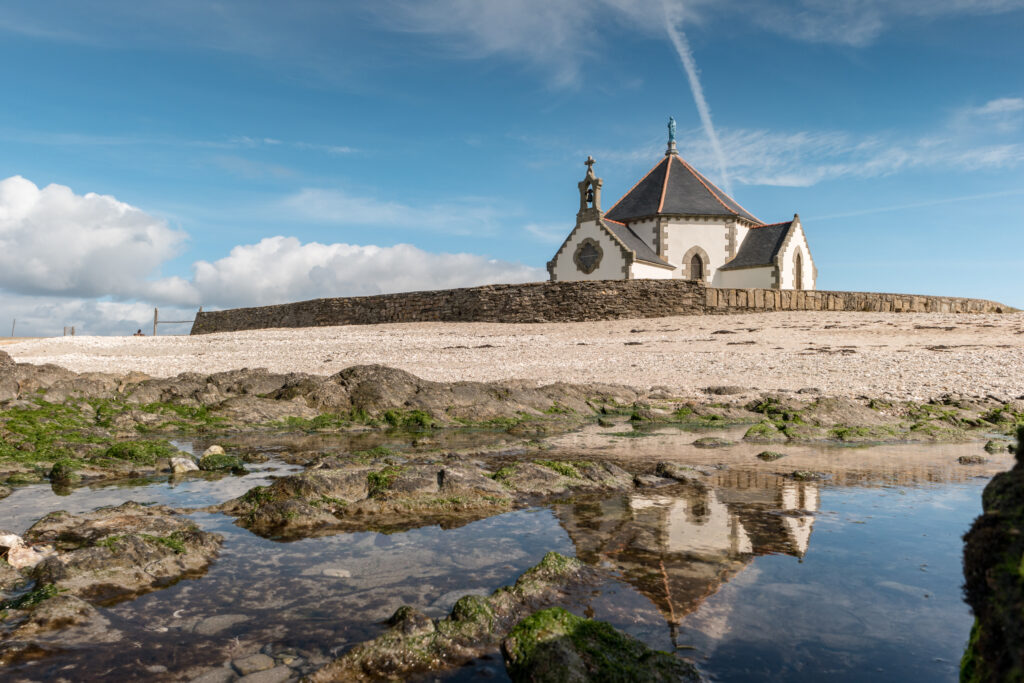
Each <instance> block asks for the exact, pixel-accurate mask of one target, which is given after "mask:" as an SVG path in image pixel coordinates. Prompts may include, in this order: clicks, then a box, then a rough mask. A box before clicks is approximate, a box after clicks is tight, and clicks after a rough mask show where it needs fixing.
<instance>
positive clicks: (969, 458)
mask: <svg viewBox="0 0 1024 683" xmlns="http://www.w3.org/2000/svg"><path fill="white" fill-rule="evenodd" d="M956 461H957V462H958V463H960V464H961V465H984V464H985V463H987V462H988V458H984V457H982V456H980V455H961V456H960V457H959V458H957V459H956Z"/></svg>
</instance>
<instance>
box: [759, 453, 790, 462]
mask: <svg viewBox="0 0 1024 683" xmlns="http://www.w3.org/2000/svg"><path fill="white" fill-rule="evenodd" d="M754 457H756V458H757V459H758V460H764V461H765V462H772V461H774V460H778V459H779V458H785V457H786V454H785V453H779V452H778V451H761V452H760V453H758V454H757V455H756V456H754Z"/></svg>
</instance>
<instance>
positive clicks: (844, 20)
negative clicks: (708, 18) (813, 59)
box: [719, 0, 1024, 47]
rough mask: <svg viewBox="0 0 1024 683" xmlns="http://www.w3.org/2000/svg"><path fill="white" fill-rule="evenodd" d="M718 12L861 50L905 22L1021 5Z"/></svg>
mask: <svg viewBox="0 0 1024 683" xmlns="http://www.w3.org/2000/svg"><path fill="white" fill-rule="evenodd" d="M719 7H720V8H721V9H726V8H727V11H729V12H732V13H735V14H737V15H739V16H742V17H745V18H747V19H749V20H751V21H753V22H754V23H756V24H759V25H761V26H763V27H764V28H767V29H769V30H772V31H775V32H777V33H779V34H780V35H783V36H787V37H791V38H796V39H798V40H803V41H807V42H814V43H835V44H840V45H850V46H854V47H863V46H865V45H869V44H870V43H872V42H874V41H875V40H876V39H877V38H878V37H879V36H881V35H882V34H883V33H885V32H886V31H887V30H889V29H890V28H891V27H893V26H897V25H901V26H906V25H907V23H908V22H909V21H911V20H915V19H917V20H933V19H939V18H943V17H954V16H971V15H975V16H976V15H985V14H1002V13H1006V12H1013V11H1016V10H1020V9H1024V0H940V1H936V0H843V1H842V2H835V0H796V1H795V2H789V3H765V2H760V1H758V0H736V1H735V2H731V3H727V4H726V5H724V6H723V5H720V6H719Z"/></svg>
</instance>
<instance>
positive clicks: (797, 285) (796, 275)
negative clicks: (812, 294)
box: [793, 249, 804, 289]
mask: <svg viewBox="0 0 1024 683" xmlns="http://www.w3.org/2000/svg"><path fill="white" fill-rule="evenodd" d="M793 283H794V284H793V289H803V288H804V257H803V256H802V255H801V254H800V250H799V249H797V251H796V256H794V257H793Z"/></svg>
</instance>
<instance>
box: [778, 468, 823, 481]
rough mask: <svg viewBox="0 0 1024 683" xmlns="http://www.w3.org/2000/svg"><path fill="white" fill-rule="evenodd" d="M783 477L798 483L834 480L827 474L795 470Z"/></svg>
mask: <svg viewBox="0 0 1024 683" xmlns="http://www.w3.org/2000/svg"><path fill="white" fill-rule="evenodd" d="M782 476H784V477H787V478H789V479H795V480H796V481H824V480H825V479H831V478H832V475H831V474H828V473H826V472H812V471H810V470H794V471H792V472H790V473H789V474H784V475H782Z"/></svg>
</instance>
